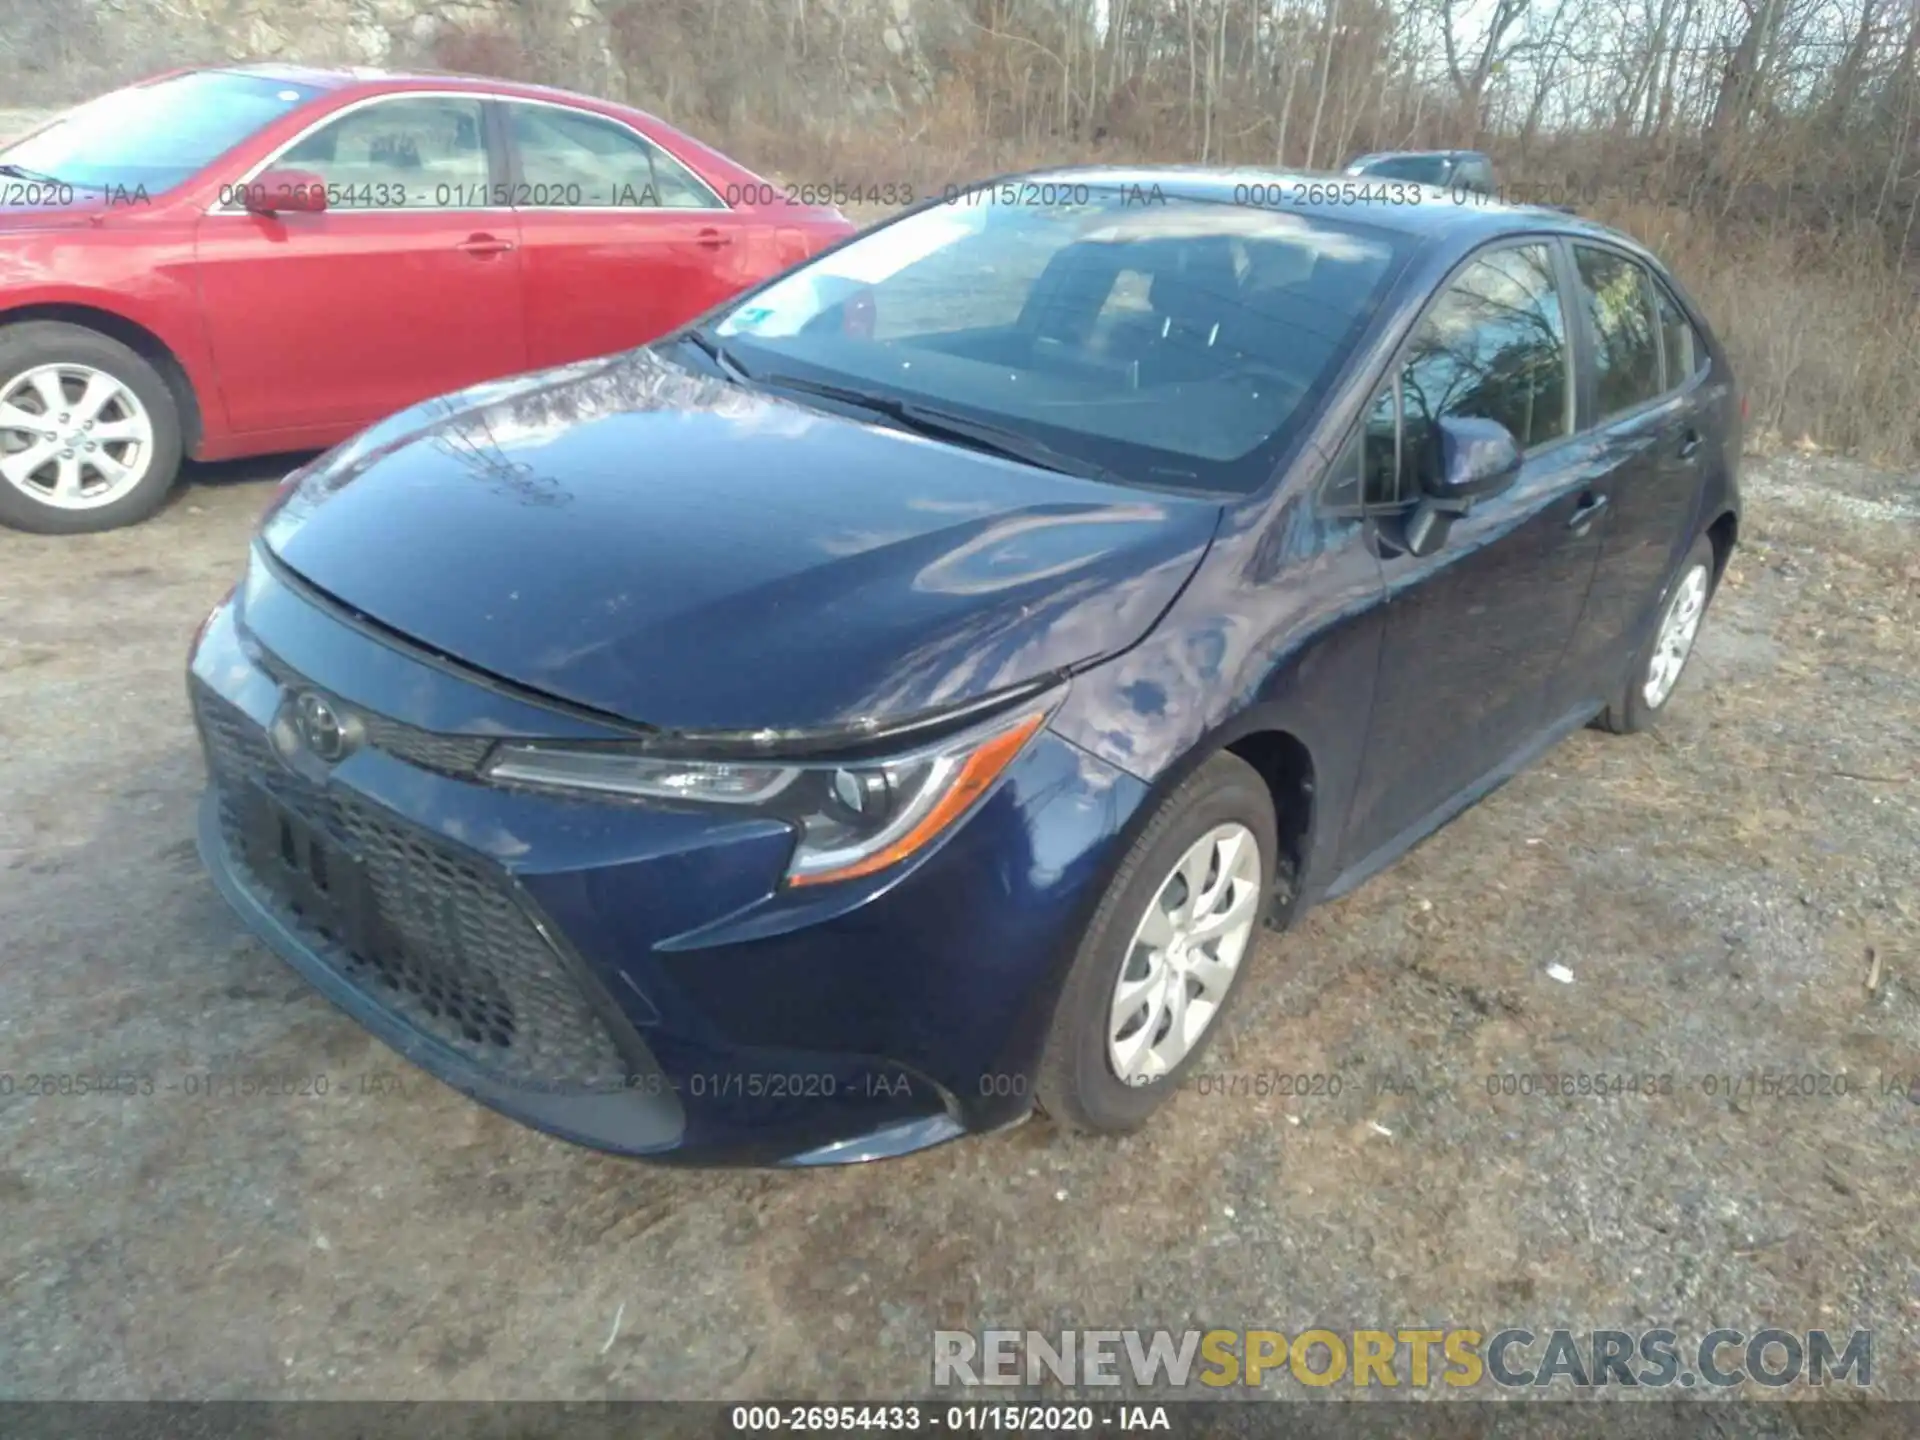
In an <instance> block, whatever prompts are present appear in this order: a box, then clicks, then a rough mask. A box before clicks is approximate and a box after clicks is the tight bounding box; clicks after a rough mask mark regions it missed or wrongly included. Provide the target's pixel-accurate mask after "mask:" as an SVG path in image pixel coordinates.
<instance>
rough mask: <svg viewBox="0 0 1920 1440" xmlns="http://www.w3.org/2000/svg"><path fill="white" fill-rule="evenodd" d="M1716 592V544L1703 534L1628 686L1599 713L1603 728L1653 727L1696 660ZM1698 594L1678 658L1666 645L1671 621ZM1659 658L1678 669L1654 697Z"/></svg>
mask: <svg viewBox="0 0 1920 1440" xmlns="http://www.w3.org/2000/svg"><path fill="white" fill-rule="evenodd" d="M1696 587H1697V589H1696ZM1713 591H1714V574H1713V542H1712V541H1711V540H1709V539H1708V538H1707V537H1706V536H1705V535H1702V536H1700V537H1698V538H1697V539H1696V540H1695V541H1694V542H1693V548H1692V549H1691V550H1689V551H1687V558H1686V559H1685V560H1683V561H1681V562H1680V568H1679V569H1678V570H1676V571H1675V572H1674V576H1673V579H1672V580H1671V581H1670V582H1669V583H1668V585H1667V593H1666V594H1665V595H1664V596H1662V597H1661V600H1660V620H1659V623H1658V624H1656V625H1655V626H1654V627H1653V633H1652V634H1651V635H1649V636H1648V637H1647V643H1646V644H1645V645H1643V646H1641V647H1640V653H1639V654H1638V655H1636V656H1634V657H1633V668H1632V669H1631V670H1630V671H1628V672H1627V683H1626V685H1625V687H1624V688H1623V689H1622V690H1621V692H1620V695H1619V697H1618V698H1617V699H1615V700H1614V701H1613V703H1611V704H1610V705H1608V706H1607V708H1606V709H1605V710H1602V711H1601V712H1600V718H1599V725H1600V728H1601V729H1602V730H1608V731H1611V732H1612V733H1613V734H1615V735H1635V734H1638V733H1639V732H1640V731H1642V730H1649V729H1651V728H1652V727H1653V726H1654V724H1655V723H1656V722H1657V721H1658V720H1659V718H1660V716H1661V715H1662V714H1664V713H1665V711H1666V707H1667V705H1668V704H1669V703H1670V702H1671V701H1672V699H1673V694H1674V691H1675V689H1676V688H1677V687H1678V685H1679V682H1680V676H1681V674H1682V673H1683V672H1684V671H1685V669H1686V665H1687V662H1688V661H1689V660H1690V659H1692V658H1693V647H1694V643H1695V641H1696V640H1697V639H1698V638H1699V633H1700V624H1701V622H1702V621H1703V620H1704V619H1705V618H1706V612H1707V606H1708V605H1709V604H1711V603H1712V601H1713ZM1696 594H1697V604H1696V605H1695V608H1694V612H1693V618H1692V622H1691V627H1690V628H1688V629H1687V630H1686V632H1685V635H1684V640H1683V642H1682V643H1681V646H1680V650H1679V654H1678V656H1677V657H1674V656H1672V655H1671V653H1670V649H1669V646H1668V645H1667V644H1666V643H1665V642H1667V641H1668V640H1669V639H1671V638H1672V637H1670V635H1669V622H1670V621H1672V620H1673V619H1674V616H1675V613H1676V611H1683V610H1684V607H1685V606H1686V605H1688V604H1689V603H1691V599H1692V597H1693V596H1695V595H1696ZM1682 623H1683V624H1684V623H1685V622H1684V621H1683V622H1682ZM1656 657H1663V663H1672V664H1673V672H1672V674H1671V675H1670V676H1667V677H1666V679H1665V681H1664V689H1660V688H1658V687H1655V693H1654V694H1653V695H1652V696H1650V695H1649V693H1648V692H1649V686H1650V685H1653V682H1654V678H1655V677H1654V664H1655V659H1656Z"/></svg>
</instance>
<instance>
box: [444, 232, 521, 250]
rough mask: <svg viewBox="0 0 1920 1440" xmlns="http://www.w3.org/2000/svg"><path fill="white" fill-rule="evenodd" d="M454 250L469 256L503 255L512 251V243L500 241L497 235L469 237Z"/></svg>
mask: <svg viewBox="0 0 1920 1440" xmlns="http://www.w3.org/2000/svg"><path fill="white" fill-rule="evenodd" d="M454 248H455V249H457V250H464V251H466V252H467V254H469V255H503V254H505V253H506V252H507V251H509V250H511V249H513V241H511V240H502V239H501V238H500V237H499V236H498V235H469V236H468V237H467V238H466V239H464V240H462V241H461V242H460V243H459V244H458V245H457V246H455V247H454Z"/></svg>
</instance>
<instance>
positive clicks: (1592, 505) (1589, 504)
mask: <svg viewBox="0 0 1920 1440" xmlns="http://www.w3.org/2000/svg"><path fill="white" fill-rule="evenodd" d="M1606 508H1607V497H1606V496H1604V495H1582V496H1581V497H1580V505H1579V508H1578V509H1576V510H1575V511H1574V512H1573V516H1572V518H1571V519H1569V520H1568V521H1567V528H1568V529H1569V530H1584V529H1586V528H1587V526H1589V525H1591V524H1592V523H1593V517H1594V516H1596V515H1598V514H1599V513H1600V512H1601V511H1602V510H1604V509H1606Z"/></svg>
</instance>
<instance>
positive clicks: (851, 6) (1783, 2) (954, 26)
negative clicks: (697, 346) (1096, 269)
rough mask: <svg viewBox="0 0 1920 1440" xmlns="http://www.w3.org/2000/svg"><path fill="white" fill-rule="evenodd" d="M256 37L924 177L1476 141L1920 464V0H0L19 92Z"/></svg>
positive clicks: (1534, 189) (1331, 159)
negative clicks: (443, 0) (605, 101)
mask: <svg viewBox="0 0 1920 1440" xmlns="http://www.w3.org/2000/svg"><path fill="white" fill-rule="evenodd" d="M263 52H264V53H270V54H274V55H277V56H279V57H281V58H291V59H302V60H311V61H342V60H344V61H349V62H353V61H364V60H367V59H369V58H377V59H379V60H380V61H382V62H383V63H389V64H415V65H421V64H424V65H432V66H436V67H442V68H449V69H458V70H468V71H477V72H482V73H489V74H496V75H503V76H508V77H511V78H516V79H531V80H541V81H547V82H550V83H556V84H561V85H567V86H571V87H575V88H581V89H587V90H591V91H595V92H597V93H602V94H608V95H612V96H614V97H615V98H618V99H624V100H627V101H629V102H631V103H634V104H637V105H639V106H641V107H642V108H645V109H649V110H652V111H654V112H655V113H658V114H660V115H662V116H663V117H665V118H667V119H669V120H671V121H673V122H674V123H676V124H679V125H681V126H683V127H685V128H687V129H690V130H693V131H694V132H696V133H698V134H700V135H701V136H702V137H703V138H706V139H709V140H711V141H714V142H715V143H718V144H720V145H721V146H722V147H723V148H727V149H729V150H730V151H732V152H733V153H734V154H736V155H737V156H739V158H741V159H742V160H744V161H745V162H746V163H748V164H750V165H753V166H755V167H756V168H758V169H761V170H763V171H768V172H774V173H778V174H780V175H782V176H784V177H786V178H788V179H791V180H797V181H804V182H842V183H846V184H849V185H862V186H864V185H868V184H887V183H893V184H896V185H898V184H911V185H914V186H916V187H918V188H920V189H921V190H922V191H923V192H924V190H925V189H927V188H930V187H937V186H938V185H940V184H943V183H946V182H949V181H955V180H962V179H969V178H976V177H978V176H981V175H985V174H990V173H994V172H997V171H1002V170H1006V169H1012V168H1019V167H1025V166H1029V165H1039V164H1054V163H1064V162H1070V161H1085V160H1093V161H1135V160H1139V161H1205V162H1211V163H1233V164H1248V165H1258V166H1264V167H1292V168H1309V169H1320V168H1335V167H1338V166H1340V165H1342V164H1344V163H1345V161H1346V160H1347V159H1349V158H1350V157H1351V156H1352V155H1353V154H1355V153H1356V152H1360V151H1364V150H1374V149H1399V148H1429V147H1441V146H1467V147H1473V148H1478V149H1484V150H1486V151H1488V152H1489V153H1490V154H1491V155H1492V156H1493V158H1494V161H1495V163H1496V165H1497V166H1498V167H1499V169H1500V171H1501V179H1502V183H1503V186H1504V188H1506V189H1507V191H1508V192H1509V193H1510V194H1516V195H1519V196H1521V197H1523V198H1537V199H1544V200H1547V201H1550V202H1554V203H1561V204H1573V205H1576V206H1578V207H1579V208H1580V209H1581V210H1582V211H1584V212H1586V213H1589V214H1592V215H1594V216H1596V217H1597V218H1600V219H1603V220H1606V221H1609V222H1611V223H1614V224H1617V225H1619V226H1621V227H1622V228H1624V229H1626V230H1628V231H1629V232H1631V233H1633V234H1635V235H1637V236H1638V237H1639V238H1641V239H1642V240H1644V241H1645V242H1647V243H1648V244H1650V245H1652V246H1654V247H1655V248H1656V249H1657V250H1658V251H1659V252H1660V253H1661V254H1662V255H1663V256H1665V257H1666V258H1667V259H1668V261H1669V262H1670V263H1671V264H1672V265H1673V266H1674V267H1675V269H1676V270H1677V271H1678V273H1679V274H1680V276H1681V278H1682V280H1683V282H1684V283H1686V284H1687V285H1688V286H1689V287H1690V288H1691V289H1692V290H1693V291H1694V293H1695V294H1696V295H1697V296H1699V297H1700V299H1701V300H1702V301H1703V302H1704V303H1705V304H1706V306H1707V307H1708V309H1709V311H1710V313H1711V315H1712V316H1713V318H1714V320H1715V323H1716V324H1717V326H1718V327H1719V328H1720V329H1721V330H1722V331H1723V332H1724V334H1725V335H1726V337H1727V338H1728V340H1729V342H1730V344H1731V346H1732V348H1733V350H1734V352H1735V356H1736V359H1737V361H1738V364H1739V367H1740V369H1741V372H1742V378H1743V380H1744V381H1745V382H1746V383H1747V385H1748V387H1749V390H1750V393H1751V396H1752V400H1753V405H1754V425H1755V431H1756V435H1758V436H1760V437H1762V438H1763V439H1764V438H1766V437H1767V436H1769V435H1771V436H1773V437H1774V438H1775V439H1776V440H1781V441H1786V442H1795V443H1803V444H1818V445H1821V446H1824V447H1830V448H1834V449H1839V450H1845V451H1849V452H1854V453H1858V454H1862V455H1864V456H1866V457H1868V458H1873V459H1878V460H1884V461H1893V462H1899V463H1916V462H1920V0H1471V3H1468V0H1304V3H1293V0H468V3H460V4H412V3H408V0H306V3H303V4H297V5H296V4H295V3H293V0H0V77H6V76H8V75H12V76H14V77H16V79H15V80H14V82H13V83H15V84H16V85H17V87H18V88H19V89H20V90H21V92H22V93H23V94H24V93H25V92H26V91H27V90H28V89H29V88H31V89H33V90H34V91H35V95H34V96H33V97H32V98H36V99H44V98H49V95H50V92H51V91H54V90H64V91H65V92H66V93H63V94H61V95H60V96H59V97H58V98H59V99H61V100H72V99H78V98H82V96H83V95H84V94H85V93H86V92H87V90H88V89H97V88H101V87H102V86H103V85H104V84H106V83H110V82H113V81H117V80H120V79H127V78H132V77H133V76H135V75H138V74H142V73H150V72H152V71H154V70H157V69H161V68H164V67H165V66H166V65H167V64H171V63H185V62H188V61H192V60H203V59H214V58H221V57H225V56H233V55H236V54H244V53H263ZM8 83H9V81H8V80H6V79H5V78H0V106H4V105H6V104H8V103H9V101H8V99H7V97H6V95H5V93H4V87H5V86H6V85H7V84H8ZM22 103H24V101H23V102H22Z"/></svg>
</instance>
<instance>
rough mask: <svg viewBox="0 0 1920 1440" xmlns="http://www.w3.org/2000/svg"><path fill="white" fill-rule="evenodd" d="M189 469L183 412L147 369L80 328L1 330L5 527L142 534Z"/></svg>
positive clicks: (0, 516)
mask: <svg viewBox="0 0 1920 1440" xmlns="http://www.w3.org/2000/svg"><path fill="white" fill-rule="evenodd" d="M179 469H180V412H179V407H178V406H177V405H176V404H175V402H174V398H173V392H172V391H171V390H170V389H168V387H167V382H166V381H165V379H163V378H162V377H161V374H160V372H159V371H158V370H156V369H154V367H153V366H152V365H151V364H149V363H148V362H147V361H146V360H145V359H143V358H141V356H139V355H138V354H136V353H135V352H134V351H132V350H130V349H129V348H128V347H127V346H125V345H122V344H121V343H120V342H119V341H118V340H115V339H113V338H111V337H110V336H106V335H102V334H100V333H99V332H98V331H96V330H88V329H86V328H84V327H83V326H79V325H65V324H59V323H55V322H51V321H29V322H27V323H25V324H21V325H12V326H8V327H6V328H4V329H0V525H10V526H12V527H13V528H15V529H17V530H32V531H36V532H38V533H40V534H43V535H73V534H79V533H82V532H86V531H93V530H114V529H118V528H119V527H121V526H123V525H132V524H135V523H136V522H138V521H141V520H145V519H146V518H147V517H148V516H149V515H151V514H153V512H154V511H156V510H158V509H159V508H160V505H161V503H162V502H163V501H165V499H166V498H167V492H168V490H170V489H172V488H173V482H174V478H175V476H176V475H177V474H178V473H179Z"/></svg>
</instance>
